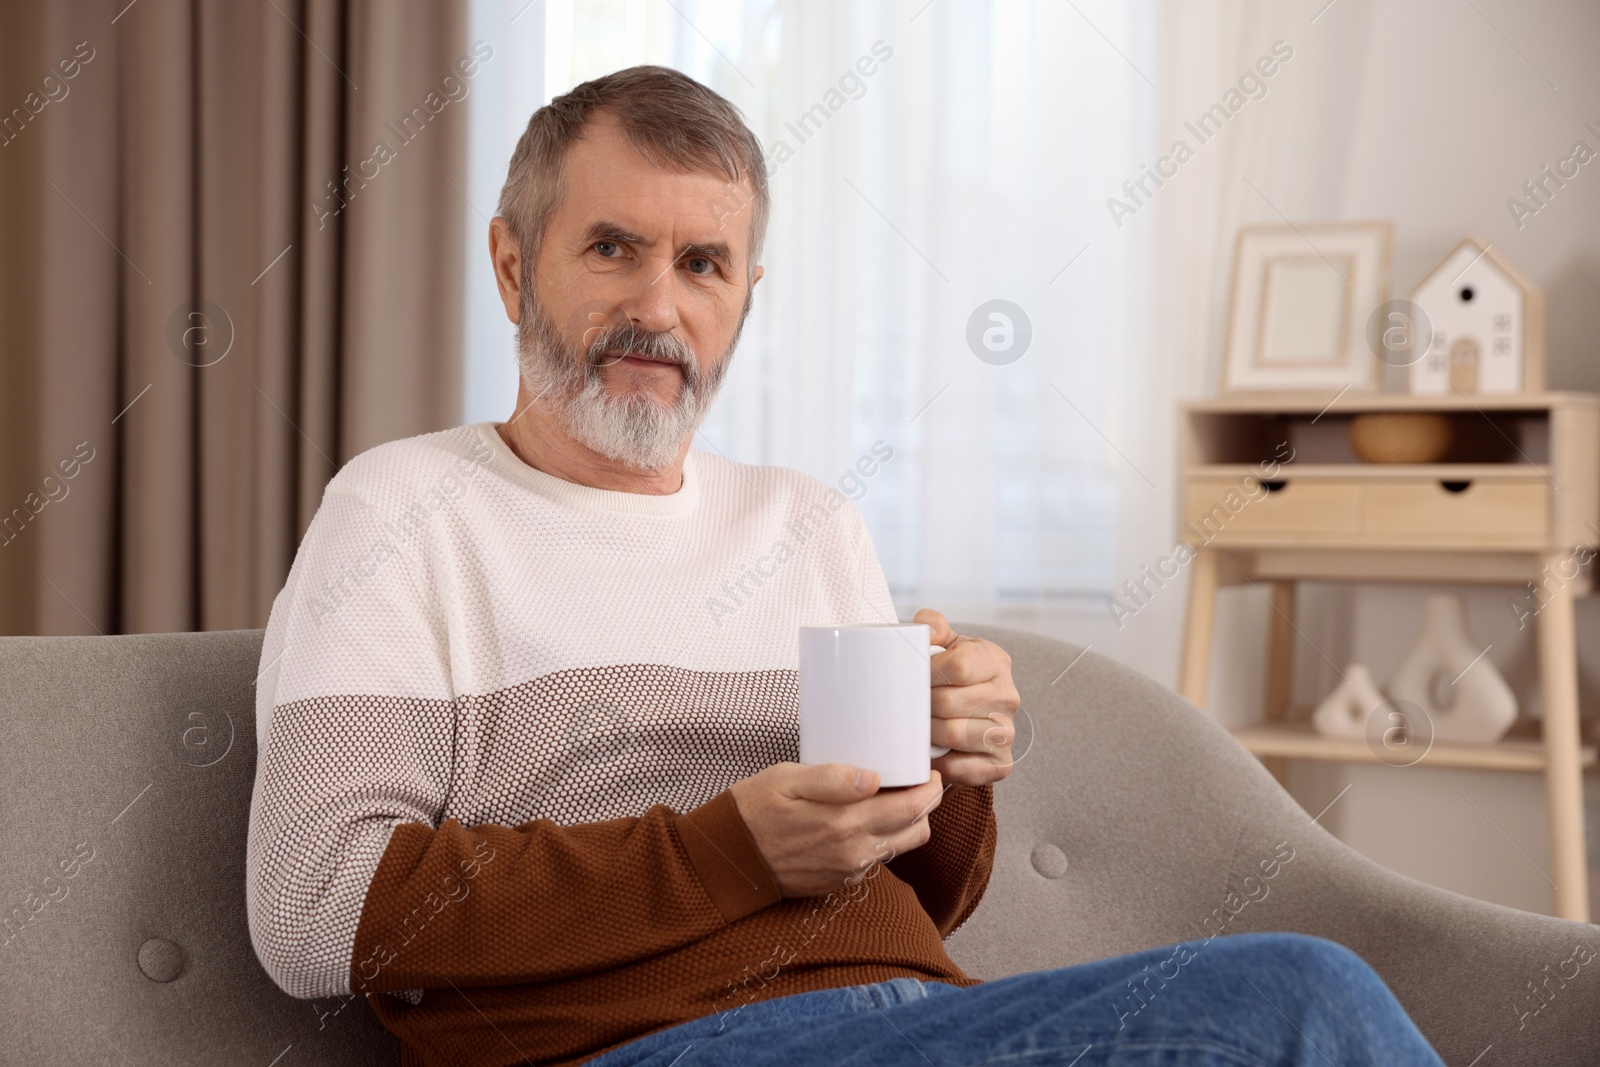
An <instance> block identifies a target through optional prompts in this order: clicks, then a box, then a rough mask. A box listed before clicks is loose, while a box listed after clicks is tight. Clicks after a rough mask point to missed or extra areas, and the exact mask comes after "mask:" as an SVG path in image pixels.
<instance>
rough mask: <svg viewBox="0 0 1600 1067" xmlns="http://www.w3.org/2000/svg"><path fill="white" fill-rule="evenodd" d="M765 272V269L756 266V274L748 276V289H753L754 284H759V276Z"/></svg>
mask: <svg viewBox="0 0 1600 1067" xmlns="http://www.w3.org/2000/svg"><path fill="white" fill-rule="evenodd" d="M766 272H767V268H765V267H763V266H761V265H759V264H757V266H756V272H755V273H754V274H752V275H750V288H752V289H754V288H755V287H756V282H759V281H760V280H761V276H762V275H763V274H765V273H766Z"/></svg>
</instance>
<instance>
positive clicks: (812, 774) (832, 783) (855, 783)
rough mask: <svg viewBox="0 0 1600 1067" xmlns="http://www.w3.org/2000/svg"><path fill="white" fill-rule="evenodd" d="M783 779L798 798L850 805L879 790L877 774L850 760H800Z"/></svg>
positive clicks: (793, 795)
mask: <svg viewBox="0 0 1600 1067" xmlns="http://www.w3.org/2000/svg"><path fill="white" fill-rule="evenodd" d="M794 766H795V770H794V771H793V772H792V773H791V774H790V775H789V776H788V778H787V779H786V780H785V781H784V792H786V793H788V794H789V795H790V796H791V797H794V798H795V799H796V800H812V801H815V802H817V803H819V804H851V803H854V802H855V801H857V800H864V799H866V798H867V797H870V796H871V795H872V794H874V793H876V792H877V791H878V775H877V773H876V772H874V771H869V770H867V769H866V768H865V767H852V766H850V764H848V763H816V764H811V763H797V764H795V765H794Z"/></svg>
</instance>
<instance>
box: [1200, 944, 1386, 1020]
mask: <svg viewBox="0 0 1600 1067" xmlns="http://www.w3.org/2000/svg"><path fill="white" fill-rule="evenodd" d="M1206 952H1207V953H1210V954H1213V958H1214V960H1215V962H1217V963H1219V964H1222V965H1224V966H1226V965H1227V964H1228V963H1230V962H1235V961H1236V962H1237V963H1238V965H1239V966H1240V968H1241V969H1243V970H1244V971H1246V972H1247V973H1251V972H1255V973H1262V974H1266V975H1270V976H1271V981H1272V984H1273V986H1274V987H1275V988H1276V989H1277V990H1279V991H1280V992H1282V993H1284V994H1286V995H1289V996H1293V997H1294V999H1296V1000H1297V1001H1300V1002H1302V1003H1305V1002H1315V1001H1318V1000H1321V999H1322V998H1324V997H1326V996H1327V994H1328V991H1329V990H1330V989H1342V990H1344V991H1346V994H1347V995H1348V994H1362V995H1366V996H1371V995H1374V994H1376V995H1379V996H1382V997H1384V998H1387V997H1388V996H1389V993H1388V988H1387V987H1386V986H1385V985H1384V984H1383V979H1382V978H1380V977H1379V976H1378V973H1377V972H1376V971H1374V970H1373V969H1372V967H1371V966H1370V965H1369V964H1368V963H1367V961H1366V960H1364V959H1362V958H1361V957H1360V956H1358V955H1356V954H1355V953H1354V952H1352V951H1351V950H1350V949H1348V948H1346V947H1345V946H1344V945H1341V944H1339V943H1338V942H1337V941H1330V940H1328V939H1327V938H1325V937H1316V936H1313V935H1311V934H1294V933H1261V934H1234V935H1231V936H1228V937H1219V938H1217V939H1216V941H1214V942H1212V943H1211V944H1210V945H1208V946H1207V947H1206Z"/></svg>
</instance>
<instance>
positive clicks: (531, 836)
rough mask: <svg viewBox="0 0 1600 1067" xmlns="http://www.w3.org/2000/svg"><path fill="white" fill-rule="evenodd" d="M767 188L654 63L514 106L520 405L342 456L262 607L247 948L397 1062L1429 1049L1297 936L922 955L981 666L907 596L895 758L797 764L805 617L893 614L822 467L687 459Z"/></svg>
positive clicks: (1005, 720)
mask: <svg viewBox="0 0 1600 1067" xmlns="http://www.w3.org/2000/svg"><path fill="white" fill-rule="evenodd" d="M767 214H768V200H767V186H766V177H765V170H764V164H763V161H762V156H761V148H760V144H759V142H758V141H757V140H756V138H755V137H754V135H752V134H751V133H750V131H749V130H748V129H747V128H746V127H745V126H744V124H743V122H742V121H741V120H740V118H739V115H738V113H737V111H736V110H735V109H734V108H733V107H732V106H731V105H730V104H728V103H727V102H726V101H724V100H723V99H722V98H720V97H718V96H717V95H716V94H714V93H712V92H711V91H710V90H708V89H706V88H705V87H703V86H701V85H699V84H697V83H695V82H694V81H692V80H691V79H689V78H687V77H684V76H683V75H680V74H677V73H675V72H672V71H669V70H665V69H661V68H655V67H638V68H633V69H631V70H626V71H622V72H619V73H617V74H613V75H610V76H608V77H605V78H601V79H598V80H596V81H593V82H589V83H586V84H585V85H581V86H579V87H578V88H577V89H574V90H573V91H572V92H571V93H569V94H567V95H565V96H562V97H559V98H557V99H556V100H554V101H552V102H551V103H550V104H549V105H548V106H547V107H544V108H541V109H540V110H539V111H538V112H537V113H536V114H535V115H534V116H533V119H532V120H531V121H530V123H529V125H528V129H527V131H526V132H525V133H524V135H523V137H522V139H521V141H520V142H519V144H518V146H517V149H516V152H515V155H514V156H513V158H512V161H511V167H510V173H509V176H508V179H507V182H506V186H505V190H504V192H503V194H502V198H501V203H500V213H499V216H498V217H497V218H495V219H494V221H493V223H492V224H491V228H490V239H489V246H490V255H491V258H492V260H493V265H494V270H495V277H496V279H497V281H498V283H499V288H500V293H501V296H502V299H503V300H504V303H505V308H506V314H507V315H508V316H509V317H510V318H511V320H512V321H513V322H515V323H516V324H517V330H518V349H519V355H520V365H521V371H522V374H521V380H522V384H521V388H520V391H519V395H518V402H517V413H516V415H515V416H514V417H513V418H512V419H511V420H509V421H508V422H506V423H504V424H493V423H483V424H479V425H476V426H466V427H459V428H457V429H454V430H449V431H445V432H442V433H435V434H428V435H424V436H422V437H417V438H412V439H409V440H405V441H397V442H392V443H390V444H387V445H384V446H382V447H379V448H376V449H373V450H371V451H369V452H367V453H364V454H363V455H361V456H358V457H356V458H355V459H354V460H352V461H351V462H350V463H349V464H347V465H346V466H345V467H344V468H343V469H342V470H341V471H340V472H339V473H338V475H337V476H336V477H335V478H334V479H333V480H332V481H331V482H330V483H329V485H328V488H327V491H326V493H325V495H324V497H323V502H322V506H321V508H320V509H319V510H318V512H317V515H316V517H315V519H314V520H313V522H312V524H311V526H310V529H309V530H308V531H307V533H306V536H305V540H304V543H303V544H302V545H301V548H300V552H299V554H298V555H297V557H296V559H295V563H294V566H293V568H292V569H291V571H290V575H289V579H288V582H287V583H286V585H285V586H284V589H283V591H282V593H281V594H280V595H279V597H278V599H277V601H276V602H275V603H274V605H273V611H272V617H271V622H270V625H269V627H268V631H267V638H266V642H265V646H264V648H263V654H262V662H263V666H264V668H265V669H264V671H263V674H262V677H261V680H260V683H259V696H258V711H259V720H258V731H259V738H258V740H259V742H260V761H259V765H258V768H259V769H258V772H257V779H256V791H255V797H254V803H253V806H252V812H251V829H250V841H249V857H248V876H247V877H248V886H247V889H248V901H249V918H250V928H251V934H252V938H253V941H254V944H255V947H256V951H257V954H258V956H259V957H260V959H261V961H262V964H263V965H264V966H265V968H266V969H267V971H268V973H269V974H270V975H271V976H272V977H273V979H274V980H275V981H276V982H278V984H279V985H280V986H282V987H283V988H284V989H285V990H286V991H288V992H289V993H290V994H292V995H294V996H299V997H316V996H327V995H333V994H346V993H351V994H353V993H364V994H367V995H368V1003H369V1004H370V1005H371V1007H372V1009H373V1011H374V1012H376V1013H377V1015H378V1016H379V1018H380V1019H381V1020H382V1021H383V1023H384V1024H385V1025H386V1026H388V1027H389V1028H390V1029H391V1030H393V1031H394V1032H395V1033H397V1034H398V1035H400V1037H401V1039H402V1043H403V1044H402V1047H403V1058H402V1062H403V1063H404V1064H406V1065H422V1064H429V1065H431V1064H521V1063H531V1062H537V1063H540V1064H575V1063H581V1062H592V1063H600V1064H603V1065H604V1067H620V1065H623V1064H629V1065H632V1064H643V1063H650V1064H660V1065H662V1067H666V1065H667V1064H669V1063H681V1064H682V1065H683V1067H690V1065H693V1064H747V1063H784V1064H788V1065H791V1067H793V1065H801V1064H839V1063H863V1064H865V1063H873V1064H899V1063H908V1064H909V1063H925V1062H928V1061H932V1062H935V1063H962V1064H967V1063H978V1062H991V1061H992V1062H997V1063H998V1062H1004V1063H1007V1064H1014V1063H1018V1064H1019V1063H1058V1062H1059V1063H1063V1064H1065V1063H1069V1062H1081V1063H1082V1064H1084V1065H1085V1067H1088V1065H1090V1064H1095V1063H1101V1062H1106V1061H1107V1060H1108V1059H1109V1058H1115V1057H1120V1058H1117V1059H1116V1062H1119V1063H1134V1062H1150V1063H1155V1062H1161V1063H1179V1062H1183V1063H1202V1062H1203V1063H1211V1062H1217V1063H1221V1062H1228V1063H1252V1064H1254V1063H1278V1062H1285V1063H1289V1062H1292V1063H1297V1064H1298V1063H1310V1062H1313V1060H1312V1056H1313V1053H1312V1051H1311V1048H1312V1046H1313V1042H1314V1043H1315V1046H1314V1047H1315V1048H1316V1049H1317V1054H1325V1055H1327V1056H1331V1057H1334V1062H1338V1063H1384V1064H1397V1063H1430V1064H1431V1063H1437V1059H1436V1058H1435V1057H1432V1053H1431V1052H1430V1051H1429V1050H1428V1048H1427V1045H1426V1043H1425V1042H1424V1041H1423V1039H1422V1038H1421V1036H1420V1035H1419V1034H1418V1033H1417V1031H1416V1030H1415V1028H1414V1027H1413V1026H1412V1025H1411V1023H1410V1021H1409V1020H1408V1019H1407V1018H1406V1017H1405V1015H1404V1013H1403V1012H1402V1011H1401V1010H1400V1009H1399V1007H1398V1005H1397V1004H1396V1003H1395V1002H1394V999H1393V997H1392V996H1390V994H1389V993H1388V990H1387V989H1386V988H1384V986H1383V985H1382V983H1381V982H1380V981H1379V980H1378V979H1377V978H1376V976H1375V975H1373V974H1372V972H1371V971H1370V970H1368V969H1366V967H1365V965H1364V964H1362V963H1361V962H1360V961H1359V960H1358V959H1356V958H1355V957H1354V956H1353V955H1351V954H1350V953H1349V952H1347V951H1345V950H1343V949H1340V948H1338V947H1337V946H1334V945H1332V944H1330V943H1328V942H1325V941H1318V940H1315V939H1310V938H1296V937H1290V936H1281V935H1274V936H1270V937H1260V936H1257V937H1236V938H1226V939H1222V940H1220V941H1218V942H1216V943H1214V944H1212V945H1209V946H1207V947H1206V949H1205V951H1204V953H1203V954H1201V953H1195V952H1192V951H1189V950H1184V951H1185V952H1187V953H1188V954H1187V955H1186V956H1185V957H1184V959H1183V960H1182V961H1181V963H1182V964H1183V965H1184V970H1183V972H1182V973H1183V974H1184V978H1183V979H1173V980H1171V981H1170V982H1161V981H1160V979H1157V981H1158V982H1160V985H1161V988H1160V989H1159V990H1157V989H1156V988H1154V987H1151V986H1150V985H1149V984H1148V979H1146V982H1147V984H1146V985H1145V987H1144V988H1145V989H1146V990H1147V991H1148V992H1149V994H1150V996H1151V998H1153V999H1151V1000H1150V1001H1149V1002H1148V1003H1146V1001H1145V1000H1144V999H1141V1000H1140V1001H1139V1003H1140V1004H1141V1005H1144V1006H1143V1007H1142V1008H1141V1010H1139V1011H1137V1012H1133V1011H1130V1010H1129V1009H1128V1008H1127V1007H1126V1006H1125V1004H1124V1003H1123V1002H1124V1001H1125V1000H1126V998H1127V997H1128V996H1129V993H1130V991H1131V990H1133V988H1134V987H1133V985H1132V984H1131V982H1132V981H1134V980H1136V979H1137V978H1139V977H1140V975H1141V971H1140V968H1141V967H1142V968H1144V969H1145V972H1148V971H1149V968H1150V967H1151V966H1152V965H1153V964H1155V963H1156V962H1157V961H1158V960H1168V961H1170V960H1172V959H1175V958H1177V954H1176V953H1175V951H1174V950H1173V949H1171V948H1168V949H1163V950H1160V951H1159V953H1151V954H1143V955H1140V956H1132V957H1125V958H1123V959H1120V960H1111V961H1104V962H1101V963H1097V964H1092V965H1087V966H1085V967H1080V968H1072V969H1063V970H1058V971H1049V972H1042V973H1040V974H1034V975H1021V976H1016V977H1014V978H1009V979H1004V980H1001V981H997V982H989V983H979V982H978V981H976V980H975V979H973V978H971V977H969V976H967V975H966V974H964V973H962V971H961V970H960V968H958V967H957V966H956V965H955V964H954V963H953V962H952V961H951V960H950V958H949V956H948V955H946V953H945V952H944V949H943V946H942V940H943V938H944V937H945V936H947V935H948V934H949V933H950V932H951V931H953V930H954V929H955V928H956V927H957V926H959V925H960V924H961V923H962V922H963V921H964V920H965V919H966V918H967V917H968V916H969V915H970V914H971V913H972V911H973V909H974V908H975V907H976V906H977V905H978V902H979V900H980V899H981V897H982V895H983V890H984V886H985V885H986V884H987V881H988V877H989V869H990V863H991V859H992V856H993V853H994V841H995V823H994V816H993V813H992V798H993V793H992V791H993V787H994V783H995V782H996V781H998V780H1000V779H1002V778H1004V777H1005V776H1006V774H1007V773H1008V771H1009V769H1010V764H1011V755H1010V753H1011V743H1012V737H1013V724H1012V713H1013V712H1014V711H1015V710H1016V708H1017V704H1018V697H1017V691H1016V688H1015V686H1014V685H1013V683H1012V679H1011V671H1010V661H1009V658H1008V657H1007V656H1006V654H1005V653H1004V651H1002V650H1001V649H1000V648H998V647H996V646H995V645H993V644H992V643H990V642H987V641H983V640H979V639H976V638H972V637H966V636H961V635H957V634H954V633H952V632H951V629H950V626H949V624H948V623H947V622H946V621H945V619H944V617H943V616H942V615H940V614H939V613H938V612H935V611H930V610H923V611H920V612H918V613H917V615H916V619H917V620H918V621H925V622H927V623H928V624H929V625H930V627H931V628H932V635H933V640H934V642H935V643H937V644H940V645H943V646H945V648H946V649H947V651H945V652H943V653H940V654H938V655H936V656H934V658H933V661H932V666H931V670H932V674H933V677H932V681H933V683H934V689H933V701H932V715H933V721H932V740H933V743H934V744H936V745H943V746H948V747H949V748H950V752H949V754H947V755H945V756H943V757H941V758H940V759H938V760H936V761H934V770H933V774H932V775H931V777H930V780H929V781H928V782H927V783H926V784H925V785H920V786H914V787H907V788H903V789H895V790H880V789H879V788H878V787H877V782H876V780H875V778H874V776H873V775H872V774H871V773H870V772H864V771H860V770H858V769H856V768H852V767H848V766H843V765H823V766H803V765H801V764H798V763H796V762H795V758H796V755H797V751H798V748H797V718H796V691H795V683H796V671H795V668H796V665H797V628H798V627H799V626H801V625H807V624H830V623H860V622H893V621H895V613H894V606H893V604H892V602H891V600H890V598H889V593H888V589H887V585H886V583H885V581H884V577H883V573H882V571H881V569H880V567H879V565H878V561H877V558H876V556H875V555H874V553H873V550H872V545H871V540H870V538H869V536H868V534H867V531H866V529H865V527H864V524H863V523H862V521H861V518H860V516H859V514H858V513H857V512H856V510H855V509H854V508H853V507H851V506H850V505H849V503H848V502H847V501H846V500H845V499H844V498H843V497H842V496H841V495H840V494H838V493H837V492H834V491H831V490H826V489H825V488H824V487H823V486H822V485H820V484H819V483H817V482H816V481H814V480H813V479H810V478H808V477H805V476H802V475H799V474H796V473H794V472H791V471H785V470H781V469H777V468H768V467H751V466H746V465H743V464H737V463H733V462H730V461H728V460H726V459H722V458H720V457H718V456H715V455H710V454H707V453H703V452H699V451H692V450H691V449H690V442H691V438H692V436H693V434H694V430H695V427H696V426H697V425H698V424H699V422H700V420H701V418H702V417H703V416H704V414H705V411H706V408H707V406H708V405H709V404H710V403H711V401H712V399H713V397H714V396H715V395H716V392H717V389H718V386H719V385H720V383H721V382H722V380H723V376H724V375H725V373H726V371H727V368H728V363H729V360H730V359H731V358H732V355H733V351H734V348H735V346H736V344H737V341H738V336H739V331H740V328H741V326H742V325H743V322H744V318H745V315H746V314H747V313H748V311H749V309H750V306H751V301H752V299H753V293H754V289H755V285H756V283H757V282H759V281H760V279H761V275H762V268H761V267H760V266H759V265H757V264H758V261H759V258H760V249H761V242H762V237H763V234H764V231H765V228H766V219H767ZM802 357H803V354H802ZM758 560H759V561H762V562H763V563H764V565H763V566H760V567H759V568H757V567H756V566H755V564H756V562H757V561H758ZM752 575H755V576H756V577H755V578H752ZM735 581H736V582H738V583H739V584H740V587H741V597H740V598H739V606H738V607H737V608H736V609H735V610H732V611H715V612H708V611H706V610H705V609H704V606H705V605H706V604H707V602H708V600H710V599H711V598H713V597H714V596H716V595H717V594H718V593H719V592H721V591H722V590H723V589H724V587H725V586H727V585H728V584H729V583H730V582H735ZM1041 934H1043V935H1046V936H1047V934H1048V932H1047V931H1041ZM1191 976H1192V977H1191ZM1241 976H1244V977H1250V978H1252V979H1253V980H1254V981H1255V982H1256V984H1257V985H1263V986H1265V987H1266V988H1270V989H1272V990H1273V991H1274V998H1275V999H1274V1001H1273V1002H1272V1003H1270V1004H1269V1003H1268V1002H1266V1001H1265V1000H1264V998H1260V997H1257V996H1255V995H1254V994H1252V993H1250V987H1249V986H1248V985H1247V983H1245V982H1244V981H1242V980H1240V977H1241ZM1118 998H1122V1000H1118ZM1324 999H1325V1001H1326V1002H1325V1004H1324V1003H1320V1002H1321V1001H1323V1000H1324ZM1119 1005H1123V1006H1120V1007H1119ZM1280 1011H1281V1013H1282V1014H1280ZM1075 1058H1076V1059H1075Z"/></svg>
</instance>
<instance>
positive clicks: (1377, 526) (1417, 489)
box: [1362, 478, 1550, 541]
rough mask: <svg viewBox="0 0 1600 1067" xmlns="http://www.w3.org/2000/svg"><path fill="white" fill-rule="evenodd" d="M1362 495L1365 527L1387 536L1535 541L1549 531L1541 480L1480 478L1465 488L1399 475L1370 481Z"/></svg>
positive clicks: (1547, 498)
mask: <svg viewBox="0 0 1600 1067" xmlns="http://www.w3.org/2000/svg"><path fill="white" fill-rule="evenodd" d="M1447 484H1448V485H1452V486H1455V487H1456V489H1457V491H1455V492H1452V491H1451V490H1450V489H1448V488H1446V485H1447ZM1363 495H1364V505H1365V506H1364V508H1363V512H1364V514H1363V522H1362V525H1363V528H1364V529H1365V530H1366V531H1367V532H1368V533H1371V534H1377V535H1381V536H1386V537H1394V538H1397V539H1408V538H1417V539H1427V540H1446V541H1457V540H1461V541H1469V540H1481V539H1483V538H1493V539H1511V540H1517V541H1522V540H1529V541H1537V540H1542V539H1544V537H1545V536H1546V534H1547V533H1548V532H1549V530H1550V486H1549V483H1547V482H1545V481H1544V480H1543V479H1529V480H1526V481H1520V480H1519V481H1499V480H1496V481H1488V480H1482V479H1480V480H1477V481H1473V482H1468V483H1465V486H1464V487H1463V486H1462V483H1442V482H1440V481H1438V480H1437V479H1431V478H1418V479H1414V480H1413V479H1399V480H1396V481H1392V482H1373V483H1369V484H1368V485H1367V486H1365V487H1364V490H1363Z"/></svg>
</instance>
